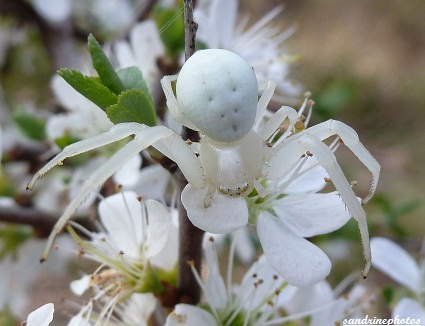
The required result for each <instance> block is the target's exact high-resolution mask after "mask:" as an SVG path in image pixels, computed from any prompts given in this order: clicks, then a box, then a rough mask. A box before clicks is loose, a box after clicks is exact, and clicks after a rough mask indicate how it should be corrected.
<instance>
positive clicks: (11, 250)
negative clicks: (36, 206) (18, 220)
mask: <svg viewBox="0 0 425 326" xmlns="http://www.w3.org/2000/svg"><path fill="white" fill-rule="evenodd" d="M32 236H33V230H32V229H30V228H27V227H23V226H21V225H15V224H8V225H6V226H4V227H2V228H1V229H0V239H1V242H2V247H1V250H0V261H2V260H3V259H4V258H5V257H6V256H7V255H9V254H12V255H14V254H16V252H17V251H18V249H19V247H20V246H21V245H22V244H24V242H26V241H27V240H29V239H31V238H32Z"/></svg>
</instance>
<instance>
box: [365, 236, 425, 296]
mask: <svg viewBox="0 0 425 326" xmlns="http://www.w3.org/2000/svg"><path fill="white" fill-rule="evenodd" d="M370 246H371V249H372V264H373V266H375V267H376V268H377V269H379V270H380V271H381V272H383V273H385V274H387V275H388V276H389V277H391V278H392V279H393V280H395V281H396V282H398V283H400V284H402V285H404V286H406V287H408V288H409V289H410V290H412V291H413V292H414V293H420V291H421V288H420V285H421V275H420V270H419V266H418V264H417V263H416V262H415V260H414V259H413V258H412V256H410V255H409V253H408V252H407V251H405V250H404V249H403V248H401V247H400V246H399V245H398V244H396V243H395V242H393V241H391V240H389V239H386V238H381V237H375V238H372V239H371V240H370Z"/></svg>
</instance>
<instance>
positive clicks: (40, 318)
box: [27, 303, 55, 326]
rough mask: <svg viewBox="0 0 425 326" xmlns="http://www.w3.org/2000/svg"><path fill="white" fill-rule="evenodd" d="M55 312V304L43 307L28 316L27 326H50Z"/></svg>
mask: <svg viewBox="0 0 425 326" xmlns="http://www.w3.org/2000/svg"><path fill="white" fill-rule="evenodd" d="M54 311H55V306H54V305H53V303H48V304H45V305H44V306H41V307H40V308H38V309H36V310H34V311H33V312H31V313H30V314H29V315H28V319H27V326H48V325H49V324H50V323H51V322H52V320H53V313H54Z"/></svg>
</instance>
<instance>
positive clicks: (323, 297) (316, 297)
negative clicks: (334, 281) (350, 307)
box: [279, 281, 334, 314]
mask: <svg viewBox="0 0 425 326" xmlns="http://www.w3.org/2000/svg"><path fill="white" fill-rule="evenodd" d="M333 300H334V293H333V290H332V288H331V286H330V285H329V283H328V282H326V281H321V282H318V283H316V284H314V285H312V286H309V287H305V288H297V287H294V286H290V285H289V286H287V287H286V288H285V289H284V290H283V291H282V293H281V295H280V296H279V303H280V304H281V305H282V306H283V307H284V308H285V310H287V311H288V312H289V313H291V314H296V313H300V312H303V311H307V310H312V309H315V308H317V307H320V306H323V305H326V304H327V303H328V302H331V301H333Z"/></svg>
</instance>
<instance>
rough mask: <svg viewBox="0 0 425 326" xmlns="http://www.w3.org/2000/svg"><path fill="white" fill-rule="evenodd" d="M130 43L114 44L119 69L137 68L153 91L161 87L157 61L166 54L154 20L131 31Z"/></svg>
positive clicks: (144, 22) (147, 21)
mask: <svg viewBox="0 0 425 326" xmlns="http://www.w3.org/2000/svg"><path fill="white" fill-rule="evenodd" d="M129 38H130V41H129V42H127V41H117V42H115V43H114V44H113V47H112V49H113V54H114V55H115V58H116V60H117V63H118V67H119V68H127V67H131V66H136V67H138V68H139V69H140V71H141V72H142V74H143V78H144V79H145V80H146V82H147V83H148V85H149V88H150V89H151V90H154V89H155V88H156V87H158V86H159V83H158V79H159V78H160V77H161V76H160V71H159V69H158V65H157V59H158V58H159V57H161V56H163V55H164V54H165V49H164V45H163V43H162V41H161V39H160V37H159V32H158V28H157V27H156V24H155V22H154V21H152V20H145V21H143V22H141V23H138V24H136V25H135V26H134V27H133V28H132V29H131V31H130V35H129Z"/></svg>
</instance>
